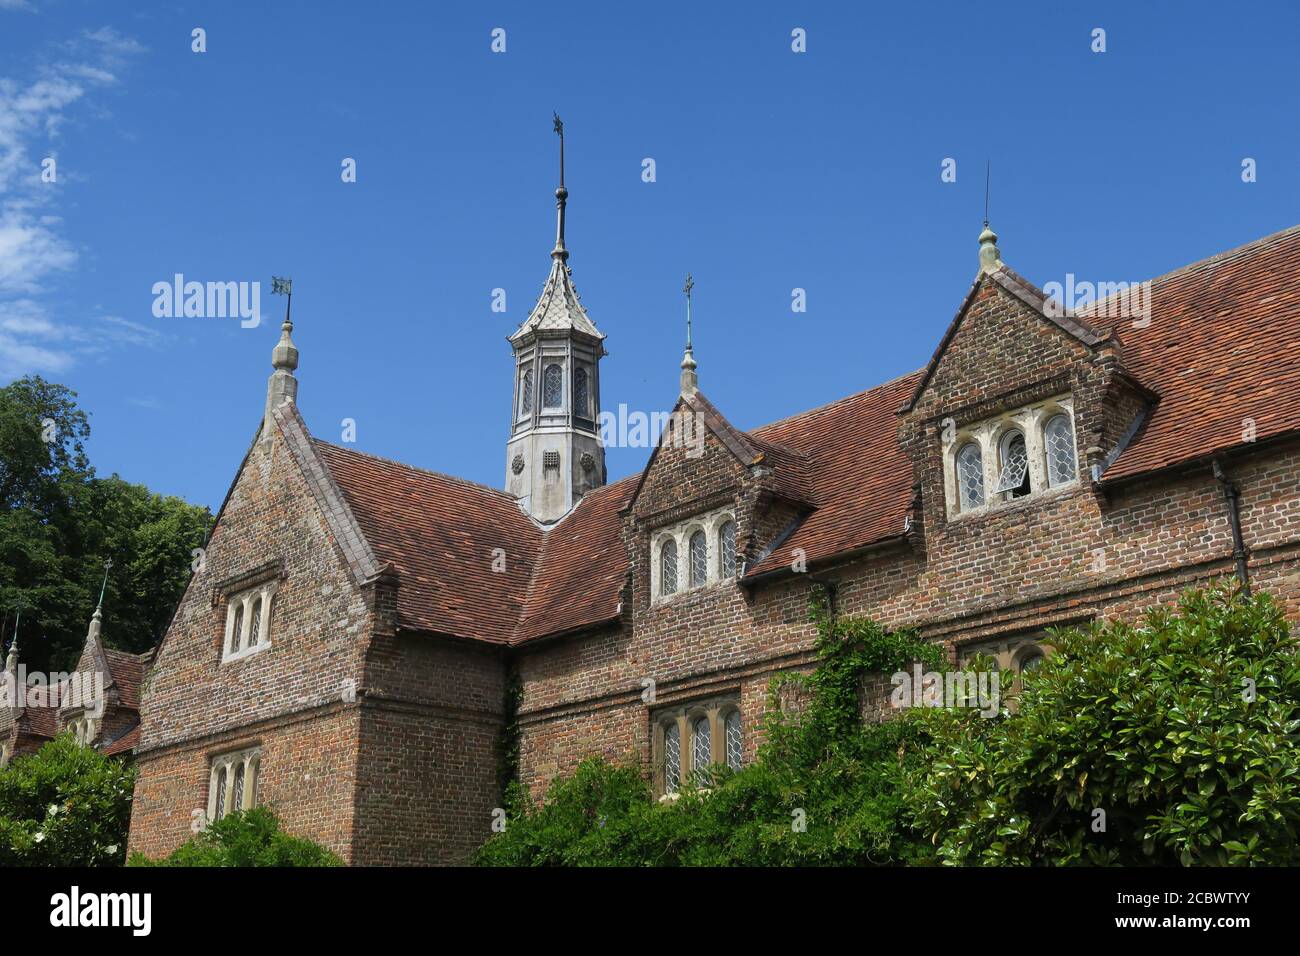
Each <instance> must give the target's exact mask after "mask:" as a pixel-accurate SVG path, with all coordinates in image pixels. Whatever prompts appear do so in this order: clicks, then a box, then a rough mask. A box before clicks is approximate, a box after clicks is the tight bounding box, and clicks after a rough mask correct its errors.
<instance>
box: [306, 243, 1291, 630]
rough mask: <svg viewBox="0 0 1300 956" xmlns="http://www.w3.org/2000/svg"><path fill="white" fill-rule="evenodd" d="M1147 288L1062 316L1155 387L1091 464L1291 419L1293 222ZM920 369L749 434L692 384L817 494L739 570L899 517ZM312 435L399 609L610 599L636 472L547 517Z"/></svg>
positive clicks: (407, 614) (892, 526)
mask: <svg viewBox="0 0 1300 956" xmlns="http://www.w3.org/2000/svg"><path fill="white" fill-rule="evenodd" d="M1004 271H1005V272H1007V273H1008V275H1007V276H1006V277H1005V278H1006V280H1007V281H1008V282H1011V281H1012V280H1015V281H1014V284H1017V285H1020V286H1024V288H1023V289H1020V290H1019V293H1023V294H1024V295H1025V296H1027V297H1028V298H1030V299H1035V298H1041V293H1039V292H1037V290H1035V289H1034V287H1033V286H1032V285H1031V284H1030V283H1028V282H1027V281H1025V280H1021V279H1020V278H1019V277H1018V276H1015V274H1014V273H1011V272H1010V270H1009V269H1008V270H1004ZM1019 293H1017V294H1019ZM1152 298H1153V304H1152V321H1151V324H1150V326H1148V327H1146V328H1143V329H1135V328H1132V326H1131V321H1132V319H1131V317H1125V318H1120V319H1105V318H1102V317H1099V316H1097V315H1095V314H1090V313H1089V312H1084V313H1082V314H1081V315H1080V316H1078V318H1077V319H1076V320H1072V321H1073V326H1072V327H1071V328H1067V329H1066V331H1070V332H1071V334H1075V335H1077V336H1079V337H1085V336H1086V337H1090V338H1091V339H1093V340H1095V341H1101V340H1102V339H1103V338H1104V337H1106V336H1107V335H1108V334H1110V333H1116V334H1117V335H1118V338H1119V340H1120V342H1121V349H1120V352H1121V356H1122V360H1123V363H1124V366H1125V368H1126V369H1127V371H1128V372H1129V373H1130V374H1131V375H1132V376H1133V377H1134V378H1135V379H1137V380H1138V381H1139V382H1141V383H1142V384H1143V385H1145V386H1146V387H1148V388H1150V389H1152V390H1154V391H1155V392H1157V393H1159V395H1160V396H1161V400H1160V402H1159V404H1158V406H1157V408H1156V410H1155V412H1154V414H1153V415H1152V416H1151V417H1150V418H1149V420H1148V421H1147V423H1146V424H1145V426H1144V427H1143V428H1142V429H1141V430H1140V431H1139V433H1138V434H1137V435H1136V437H1135V438H1134V440H1133V441H1132V443H1131V444H1130V445H1129V446H1128V448H1126V449H1125V450H1124V452H1123V454H1121V455H1120V457H1119V458H1118V459H1117V460H1116V461H1115V462H1113V463H1112V464H1111V466H1110V467H1109V468H1108V469H1107V471H1106V472H1105V474H1104V475H1103V480H1106V481H1111V480H1116V479H1119V478H1127V477H1133V476H1135V475H1138V474H1142V473H1145V472H1149V471H1153V470H1156V469H1159V468H1163V467H1167V466H1170V465H1176V464H1179V463H1181V462H1186V461H1191V460H1194V459H1197V458H1201V457H1204V456H1207V455H1210V454H1213V453H1214V452H1217V451H1220V450H1223V449H1226V448H1228V447H1231V446H1234V445H1239V444H1241V431H1242V427H1243V426H1242V419H1243V418H1247V417H1249V418H1253V419H1254V420H1255V423H1256V429H1257V436H1258V438H1259V439H1264V438H1268V437H1270V436H1274V435H1279V434H1282V433H1284V432H1289V431H1294V430H1296V429H1297V427H1300V227H1296V228H1293V229H1289V230H1287V231H1285V232H1281V233H1278V234H1276V235H1273V236H1269V237H1267V238H1265V239H1261V240H1259V241H1258V242H1254V243H1251V244H1250V245H1247V246H1243V247H1241V248H1240V249H1235V250H1232V251H1231V252H1226V253H1223V254H1222V255H1218V256H1215V257H1214V258H1212V259H1207V260H1205V261H1203V262H1200V263H1196V264H1193V265H1190V266H1187V267H1185V268H1183V269H1180V270H1178V271H1176V272H1172V273H1170V274H1168V275H1166V276H1162V277H1160V278H1158V279H1155V280H1153V283H1152ZM1092 311H1093V312H1095V311H1096V310H1092ZM1085 323H1086V324H1085ZM1058 324H1059V323H1058ZM1075 326H1077V328H1075ZM925 374H926V370H924V369H922V370H919V371H916V372H913V373H912V374H910V375H907V376H904V377H902V378H899V379H895V380H894V381H892V382H889V383H886V384H885V385H881V386H878V387H876V388H873V389H869V390H868V391H865V392H860V393H859V394H857V395H852V396H849V397H848V398H845V399H842V400H840V401H838V402H834V403H832V404H830V405H826V406H823V407H822V408H816V409H813V410H811V411H808V412H804V413H802V414H800V415H796V416H794V417H792V418H787V419H784V420H782V421H779V422H775V423H773V424H770V425H766V426H764V427H762V428H759V429H756V430H754V431H753V432H751V433H748V434H746V433H743V432H739V431H737V430H736V429H734V428H733V427H732V426H730V425H729V424H728V423H727V422H726V419H725V417H724V416H722V415H721V413H720V412H718V411H717V410H716V409H714V408H713V406H712V405H710V404H708V403H707V400H703V396H699V398H700V399H702V400H703V401H702V402H701V403H700V406H699V409H698V410H701V411H704V412H705V414H706V418H715V417H716V419H717V423H718V424H717V427H718V430H719V432H720V434H719V437H720V438H721V439H722V440H723V441H724V443H727V444H728V447H732V446H733V445H734V446H735V447H734V448H733V451H736V453H737V454H741V455H749V453H750V452H754V453H755V454H761V455H763V457H764V459H765V460H766V461H767V462H768V463H771V464H773V466H774V469H773V476H774V482H775V483H776V484H777V485H778V488H777V490H778V491H780V492H782V493H785V494H787V495H788V496H789V497H791V498H793V499H795V500H800V501H805V502H807V503H808V504H810V505H814V506H815V508H814V510H812V511H811V513H810V514H809V515H808V516H807V518H806V519H805V520H803V521H802V522H801V523H800V524H799V525H798V526H797V527H796V528H795V529H794V531H793V533H792V534H791V536H790V537H789V538H788V539H786V540H785V541H783V542H782V543H781V546H780V548H779V549H777V550H776V551H774V552H773V553H772V554H770V555H768V556H767V557H765V558H763V559H762V560H761V561H759V562H758V563H757V564H756V565H754V566H753V567H751V568H750V569H749V570H748V573H747V576H748V577H754V576H757V575H760V574H763V573H766V572H769V571H775V570H778V569H780V568H782V567H784V566H787V565H788V563H789V561H790V554H791V553H792V550H793V549H795V548H802V549H803V551H804V552H805V554H806V557H807V560H808V561H810V562H811V561H817V560H820V559H824V558H828V557H832V556H834V555H837V554H843V553H846V552H850V551H853V550H856V549H859V548H862V547H866V546H868V545H871V544H875V543H878V542H882V541H885V540H887V539H890V538H894V537H898V536H901V535H902V534H903V533H904V532H903V522H904V520H905V518H906V516H907V513H908V508H909V506H910V504H911V501H912V494H913V491H912V470H911V465H910V463H909V462H908V460H907V458H906V456H905V455H904V454H903V452H902V450H901V449H900V448H899V446H898V442H897V429H898V420H897V416H896V412H897V410H898V409H899V407H900V406H903V405H904V404H906V403H908V402H909V401H910V399H911V398H912V396H913V395H914V394H915V393H916V391H917V389H918V387H919V386H920V385H921V383H922V381H923V378H924V377H925ZM712 424H714V423H713V422H711V425H712ZM314 445H315V447H316V449H317V451H318V452H319V454H320V456H321V458H322V459H323V460H324V461H325V462H326V464H327V466H328V467H329V469H330V471H331V472H332V473H333V475H334V477H335V480H336V481H337V482H338V484H339V486H340V487H341V488H342V489H343V493H344V495H345V496H346V498H347V500H348V503H349V505H350V506H351V508H352V509H353V511H354V512H355V513H356V517H357V521H358V522H359V524H360V525H361V527H362V529H363V531H364V533H365V535H366V538H367V539H368V541H369V543H370V545H371V547H373V548H374V550H375V552H376V554H377V555H378V557H379V559H380V561H391V562H392V563H393V564H394V565H396V566H397V568H398V570H399V572H400V574H401V582H402V583H401V587H400V588H399V599H398V611H399V619H400V620H399V623H400V624H402V625H403V626H406V627H410V628H414V629H417V630H425V631H430V632H435V633H449V634H456V635H460V636H465V637H472V638H478V639H481V640H486V641H491V642H494V643H498V644H509V643H519V642H524V641H529V640H534V639H536V638H539V637H544V636H547V635H550V634H556V633H560V632H564V631H570V630H574V629H576V628H580V627H585V626H589V625H591V624H596V623H601V622H603V621H608V620H611V619H612V618H614V617H615V616H616V615H617V614H618V611H619V596H620V593H621V589H622V584H623V581H624V578H625V576H626V573H627V557H626V553H625V551H624V548H623V544H622V540H621V517H620V514H619V512H620V511H621V509H622V508H623V507H624V506H625V505H626V504H627V502H628V500H629V499H630V498H631V496H632V495H633V494H634V492H635V489H636V486H637V482H638V480H639V478H640V477H641V476H640V475H633V476H631V477H629V478H627V479H624V480H623V481H620V482H618V483H616V484H613V485H609V486H607V487H605V488H601V489H598V490H597V491H594V492H592V493H591V494H589V495H588V496H587V497H586V498H585V499H584V500H583V501H582V503H581V504H580V505H579V506H578V507H577V508H576V509H575V510H574V511H573V513H572V514H570V515H569V516H568V517H566V518H565V519H564V520H563V521H561V522H560V523H559V524H557V525H555V526H553V527H552V528H551V529H550V530H549V531H548V532H546V533H543V532H542V531H541V529H539V528H538V527H537V526H536V525H535V524H533V522H532V521H531V520H529V519H528V518H527V517H526V516H525V515H524V514H523V513H522V511H520V509H519V507H518V506H517V505H516V503H515V501H514V500H513V499H512V498H510V497H509V496H508V495H506V494H504V493H503V492H500V491H496V490H495V489H491V488H488V487H485V486H482V485H475V484H471V483H469V482H464V481H461V480H459V479H455V478H449V477H446V476H443V475H437V474H433V473H430V472H424V471H419V470H418V469H414V468H409V467H407V466H405V465H400V464H397V463H395V462H389V461H385V460H383V459H377V458H372V457H370V456H367V455H362V454H359V453H357V452H353V451H348V450H345V449H342V448H338V447H336V446H333V445H328V444H325V443H323V442H319V441H316V442H314ZM494 547H503V548H505V550H506V553H507V556H508V570H507V572H506V573H504V574H493V573H492V572H491V568H490V565H491V561H490V552H491V549H492V548H494Z"/></svg>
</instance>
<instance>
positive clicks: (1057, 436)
mask: <svg viewBox="0 0 1300 956" xmlns="http://www.w3.org/2000/svg"><path fill="white" fill-rule="evenodd" d="M948 439H949V440H947V441H946V443H945V444H944V446H943V456H944V493H945V497H946V499H947V502H948V517H949V518H955V517H957V516H959V515H962V516H964V515H966V514H969V513H982V512H984V511H988V510H991V509H993V508H994V507H996V506H998V505H1000V504H1003V503H1005V502H1010V501H1014V500H1016V499H1019V498H1030V497H1033V496H1035V495H1038V494H1039V493H1042V492H1046V491H1048V490H1054V489H1057V488H1068V487H1070V486H1072V485H1075V484H1076V483H1077V482H1078V479H1079V473H1078V472H1079V469H1078V464H1077V459H1076V453H1075V445H1074V441H1075V437H1074V410H1073V402H1072V400H1071V398H1070V396H1069V395H1062V396H1058V397H1056V398H1052V399H1049V400H1047V401H1043V402H1038V403H1036V404H1034V405H1030V406H1027V407H1024V408H1018V409H1015V410H1012V411H1007V412H1004V413H1002V414H1001V415H998V416H997V417H995V418H991V419H987V420H985V421H981V422H976V423H974V424H971V425H967V426H965V427H963V428H960V429H957V430H956V433H955V434H950V435H949V436H948Z"/></svg>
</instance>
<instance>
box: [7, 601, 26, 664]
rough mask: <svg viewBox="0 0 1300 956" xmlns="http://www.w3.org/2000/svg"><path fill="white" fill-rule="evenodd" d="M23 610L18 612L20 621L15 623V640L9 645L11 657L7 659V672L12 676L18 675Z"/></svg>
mask: <svg viewBox="0 0 1300 956" xmlns="http://www.w3.org/2000/svg"><path fill="white" fill-rule="evenodd" d="M22 619H23V612H22V609H21V608H19V610H18V620H17V621H15V622H14V639H13V641H11V642H10V644H9V656H8V657H7V658H6V659H5V670H7V671H8V672H9V673H10V674H17V673H18V625H19V624H20V623H21V622H22Z"/></svg>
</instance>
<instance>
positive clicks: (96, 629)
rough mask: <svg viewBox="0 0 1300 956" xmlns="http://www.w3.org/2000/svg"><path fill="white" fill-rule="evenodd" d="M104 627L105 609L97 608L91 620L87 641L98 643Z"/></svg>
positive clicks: (87, 631)
mask: <svg viewBox="0 0 1300 956" xmlns="http://www.w3.org/2000/svg"><path fill="white" fill-rule="evenodd" d="M103 626H104V609H103V608H100V607H97V608H95V613H94V614H93V615H92V616H91V618H90V627H89V628H87V630H86V640H88V641H98V640H99V634H100V631H101V630H102V629H103Z"/></svg>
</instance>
